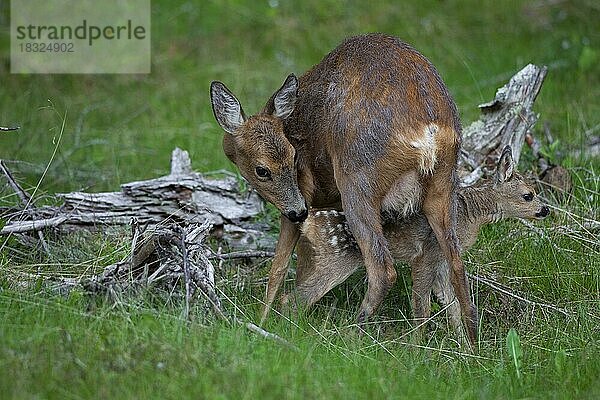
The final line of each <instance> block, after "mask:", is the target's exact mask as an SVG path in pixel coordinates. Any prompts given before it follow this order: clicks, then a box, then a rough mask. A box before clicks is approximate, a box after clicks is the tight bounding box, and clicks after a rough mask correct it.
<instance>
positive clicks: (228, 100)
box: [210, 81, 246, 133]
mask: <svg viewBox="0 0 600 400" xmlns="http://www.w3.org/2000/svg"><path fill="white" fill-rule="evenodd" d="M210 102H211V104H212V109H213V114H215V119H216V120H217V122H218V123H219V125H220V126H221V128H223V129H224V130H225V131H226V132H228V133H234V132H235V130H236V129H237V128H239V127H240V126H241V125H242V124H243V123H244V122H245V121H246V115H245V114H244V110H243V109H242V105H241V104H240V102H239V100H238V99H237V98H236V97H235V96H234V95H233V93H231V91H230V90H229V89H227V86H225V85H224V84H223V83H221V82H219V81H213V82H212V83H211V84H210Z"/></svg>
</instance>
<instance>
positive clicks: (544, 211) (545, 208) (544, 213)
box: [535, 206, 550, 218]
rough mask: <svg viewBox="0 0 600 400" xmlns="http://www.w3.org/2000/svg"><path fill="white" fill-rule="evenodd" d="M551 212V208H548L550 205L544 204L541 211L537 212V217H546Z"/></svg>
mask: <svg viewBox="0 0 600 400" xmlns="http://www.w3.org/2000/svg"><path fill="white" fill-rule="evenodd" d="M549 214H550V209H549V208H548V206H543V207H542V209H541V210H540V211H538V212H537V213H535V216H536V217H537V218H544V217H547V216H548V215H549Z"/></svg>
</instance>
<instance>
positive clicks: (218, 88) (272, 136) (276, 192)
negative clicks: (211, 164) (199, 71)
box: [210, 75, 307, 222]
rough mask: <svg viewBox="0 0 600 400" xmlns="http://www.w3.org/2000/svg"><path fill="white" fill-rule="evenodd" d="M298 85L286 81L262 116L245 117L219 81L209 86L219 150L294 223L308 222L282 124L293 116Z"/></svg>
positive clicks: (292, 153)
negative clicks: (219, 130) (218, 129)
mask: <svg viewBox="0 0 600 400" xmlns="http://www.w3.org/2000/svg"><path fill="white" fill-rule="evenodd" d="M297 92H298V79H297V78H296V77H295V76H294V75H290V76H288V77H287V79H286V80H285V82H284V84H283V86H281V88H279V90H277V91H276V92H275V93H274V94H273V96H271V98H270V99H269V101H268V102H267V104H266V105H265V107H264V108H263V110H262V111H261V112H260V113H258V114H256V115H253V116H251V117H246V115H245V114H244V110H243V109H242V106H241V104H240V102H239V100H238V99H237V98H236V97H235V96H234V95H233V93H231V91H230V90H229V89H227V87H226V86H225V85H224V84H223V83H221V82H218V81H214V82H212V83H211V85H210V97H211V103H212V109H213V113H214V114H215V118H216V120H217V122H218V123H219V125H220V126H221V128H223V129H224V130H225V132H226V133H225V136H224V138H223V150H224V151H225V154H226V155H227V157H228V158H229V159H230V160H231V161H232V162H233V163H234V164H235V165H237V167H238V168H239V170H240V173H241V174H242V176H243V177H244V178H246V180H247V181H248V182H250V184H251V185H252V187H254V188H255V189H256V191H257V192H258V193H259V194H260V195H261V196H262V197H263V198H264V199H265V200H267V201H268V202H270V203H272V204H273V205H275V207H277V208H278V209H279V211H281V213H282V214H283V215H285V216H286V217H287V218H288V219H289V220H291V221H292V222H301V221H303V220H304V219H305V218H306V216H307V206H306V201H305V199H304V197H303V196H302V194H301V193H300V189H299V187H298V179H297V167H296V165H295V158H296V150H295V149H294V147H293V146H292V145H291V143H290V142H289V141H288V139H287V138H286V137H285V135H284V132H283V120H284V119H286V118H287V117H289V116H290V114H291V113H292V111H294V105H295V102H296V97H297Z"/></svg>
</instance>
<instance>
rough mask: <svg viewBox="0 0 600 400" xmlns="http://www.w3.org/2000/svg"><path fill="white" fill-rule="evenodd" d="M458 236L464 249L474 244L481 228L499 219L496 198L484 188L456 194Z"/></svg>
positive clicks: (467, 189) (465, 190) (487, 188)
mask: <svg viewBox="0 0 600 400" xmlns="http://www.w3.org/2000/svg"><path fill="white" fill-rule="evenodd" d="M457 211H458V221H457V222H458V236H459V238H460V241H461V245H462V247H463V248H464V249H466V248H468V247H470V246H471V245H473V243H475V240H476V239H477V234H478V233H479V229H480V228H481V226H483V225H485V224H487V223H490V222H492V221H496V220H498V219H500V217H501V216H500V215H499V212H498V206H497V202H496V198H495V196H494V193H493V191H492V190H490V188H489V187H486V186H476V187H467V188H463V189H461V190H460V191H459V192H458V210H457Z"/></svg>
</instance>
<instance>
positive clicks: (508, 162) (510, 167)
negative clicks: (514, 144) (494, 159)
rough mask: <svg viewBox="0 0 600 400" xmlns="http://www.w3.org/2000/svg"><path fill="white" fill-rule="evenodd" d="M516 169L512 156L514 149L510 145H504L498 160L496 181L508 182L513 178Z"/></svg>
mask: <svg viewBox="0 0 600 400" xmlns="http://www.w3.org/2000/svg"><path fill="white" fill-rule="evenodd" d="M514 171H515V161H514V160H513V157H512V149H511V147H510V146H504V149H502V154H501V155H500V159H499V160H498V168H497V169H496V179H495V181H496V183H502V182H506V181H507V180H509V179H510V178H512V176H513V172H514Z"/></svg>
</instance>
